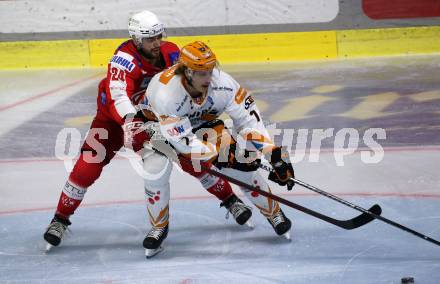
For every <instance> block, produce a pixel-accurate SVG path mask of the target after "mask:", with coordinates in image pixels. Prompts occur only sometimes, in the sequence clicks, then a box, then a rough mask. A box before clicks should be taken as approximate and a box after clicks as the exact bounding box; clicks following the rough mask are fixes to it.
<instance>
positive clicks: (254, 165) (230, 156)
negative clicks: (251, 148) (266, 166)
mask: <svg viewBox="0 0 440 284" xmlns="http://www.w3.org/2000/svg"><path fill="white" fill-rule="evenodd" d="M236 145H237V144H236V143H232V144H230V145H229V147H227V148H220V150H219V154H218V156H217V158H215V160H214V161H213V162H212V163H213V164H214V165H215V166H216V167H217V168H219V169H221V168H232V169H235V170H238V171H243V172H253V171H256V170H257V169H258V167H259V166H260V163H261V160H260V159H253V160H251V161H250V162H249V163H242V162H239V161H238V160H237V156H236V149H237V146H236ZM247 154H248V153H244V157H245V158H248V156H247Z"/></svg>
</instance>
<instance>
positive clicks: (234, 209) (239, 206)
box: [225, 202, 252, 219]
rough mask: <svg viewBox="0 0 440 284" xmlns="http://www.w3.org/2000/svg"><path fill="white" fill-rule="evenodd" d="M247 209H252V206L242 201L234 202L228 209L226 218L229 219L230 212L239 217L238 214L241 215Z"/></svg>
mask: <svg viewBox="0 0 440 284" xmlns="http://www.w3.org/2000/svg"><path fill="white" fill-rule="evenodd" d="M246 209H249V210H252V207H250V206H248V205H246V204H244V203H241V202H235V203H234V204H232V205H231V207H229V209H228V211H226V216H225V218H226V219H229V213H231V214H232V216H234V218H235V219H237V217H238V216H240V214H241V213H243V212H244V211H245V210H246Z"/></svg>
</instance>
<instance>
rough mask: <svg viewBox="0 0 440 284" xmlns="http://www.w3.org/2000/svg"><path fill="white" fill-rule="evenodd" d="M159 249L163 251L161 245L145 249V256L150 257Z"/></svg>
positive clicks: (158, 251)
mask: <svg viewBox="0 0 440 284" xmlns="http://www.w3.org/2000/svg"><path fill="white" fill-rule="evenodd" d="M161 251H163V246H160V247H158V248H157V249H145V257H146V258H147V259H150V258H152V257H153V256H155V255H156V254H158V253H160V252H161Z"/></svg>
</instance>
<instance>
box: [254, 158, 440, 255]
mask: <svg viewBox="0 0 440 284" xmlns="http://www.w3.org/2000/svg"><path fill="white" fill-rule="evenodd" d="M260 168H262V169H264V170H266V171H269V172H270V171H272V169H271V168H270V167H269V166H266V165H263V164H261V165H260ZM291 180H292V181H293V182H295V183H296V184H299V185H301V186H303V187H305V188H307V189H310V190H311V191H314V192H316V193H319V194H321V195H324V196H326V197H328V198H330V199H333V200H335V201H337V202H339V203H342V204H344V205H346V206H348V207H351V208H353V209H355V210H357V211H360V212H362V213H366V214H368V215H370V216H372V217H374V218H375V219H378V220H381V221H382V222H385V223H387V224H389V225H392V226H394V227H396V228H399V229H401V230H403V231H406V232H408V233H411V234H413V235H415V236H417V237H419V238H422V239H424V240H425V241H428V242H431V243H433V244H436V245H438V246H440V242H439V241H437V240H435V239H433V238H430V237H428V236H426V235H424V234H422V233H419V232H417V231H414V230H413V229H410V228H408V227H405V226H403V225H401V224H399V223H397V222H394V221H392V220H390V219H387V218H385V217H382V216H380V215H376V214H374V213H372V212H370V211H368V210H367V209H365V208H362V207H360V206H358V205H356V204H353V203H351V202H348V201H347V200H345V199H342V198H340V197H337V196H336V195H333V194H331V193H328V192H326V191H324V190H321V189H319V188H317V187H315V186H313V185H310V184H308V183H305V182H303V181H301V180H299V179H296V178H291Z"/></svg>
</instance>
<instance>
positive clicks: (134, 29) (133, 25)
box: [128, 11, 165, 47]
mask: <svg viewBox="0 0 440 284" xmlns="http://www.w3.org/2000/svg"><path fill="white" fill-rule="evenodd" d="M164 32H165V26H164V24H163V23H162V22H161V21H159V19H158V18H157V16H156V15H155V14H153V13H152V12H150V11H142V12H139V13H136V14H134V15H133V16H131V17H130V19H129V20H128V33H129V34H130V37H131V38H132V39H133V40H134V42H135V44H136V45H137V46H138V47H140V46H141V45H142V39H143V38H149V37H155V36H158V35H160V34H163V33H164Z"/></svg>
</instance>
